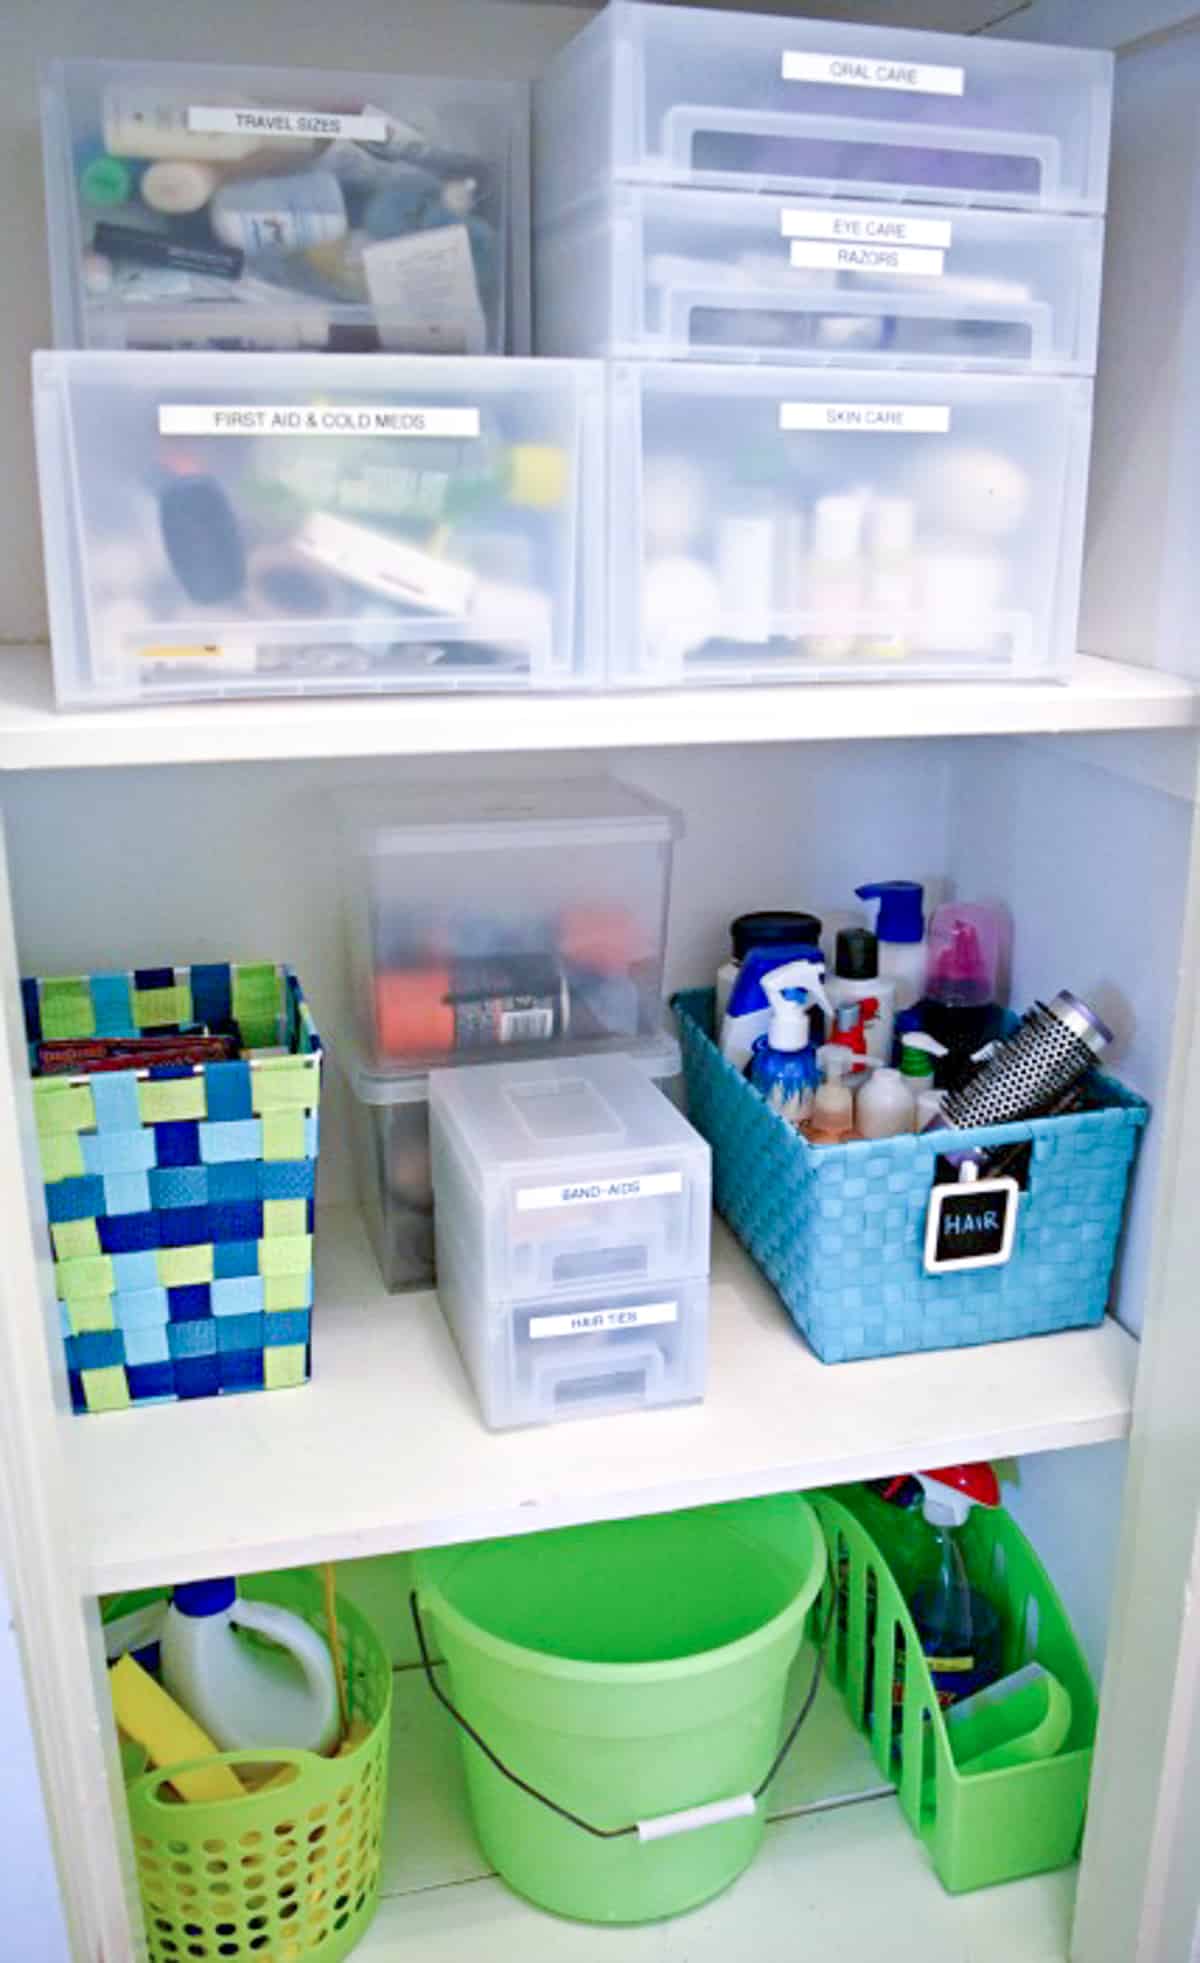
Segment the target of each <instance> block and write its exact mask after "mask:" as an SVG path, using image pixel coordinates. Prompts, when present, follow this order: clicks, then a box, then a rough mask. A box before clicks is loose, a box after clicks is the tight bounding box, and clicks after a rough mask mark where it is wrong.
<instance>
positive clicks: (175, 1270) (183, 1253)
mask: <svg viewBox="0 0 1200 1963" xmlns="http://www.w3.org/2000/svg"><path fill="white" fill-rule="evenodd" d="M212 1278H213V1248H212V1242H211V1241H205V1242H204V1243H203V1245H202V1246H201V1245H197V1246H196V1247H160V1248H159V1250H158V1279H159V1282H160V1284H161V1286H162V1287H163V1288H190V1287H192V1286H193V1284H194V1283H196V1282H201V1281H211V1280H212Z"/></svg>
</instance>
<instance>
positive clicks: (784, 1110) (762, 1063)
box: [748, 961, 833, 1126]
mask: <svg viewBox="0 0 1200 1963" xmlns="http://www.w3.org/2000/svg"><path fill="white" fill-rule="evenodd" d="M822 980H823V968H822V964H821V963H820V962H819V961H789V962H788V963H787V964H786V965H785V966H784V967H782V968H773V969H772V970H771V972H770V974H769V975H764V976H763V978H762V985H763V992H764V993H765V995H766V998H767V1000H768V1002H769V1003H770V1005H771V1020H770V1023H769V1025H768V1028H767V1033H766V1035H765V1036H760V1037H759V1038H758V1040H757V1042H756V1043H755V1045H754V1048H753V1050H752V1051H751V1053H750V1069H749V1073H748V1074H749V1077H750V1082H751V1084H752V1085H753V1086H754V1089H755V1090H756V1091H758V1092H759V1093H760V1094H761V1096H763V1097H765V1098H766V1100H767V1103H768V1104H769V1105H770V1106H771V1109H772V1110H773V1111H778V1112H779V1114H780V1116H781V1117H784V1118H786V1119H787V1120H788V1123H789V1124H793V1125H797V1126H799V1125H803V1124H805V1123H806V1122H807V1120H808V1118H809V1117H810V1115H811V1113H812V1107H813V1099H814V1097H815V1096H816V1094H817V1088H818V1086H819V1084H820V1082H821V1067H820V1064H819V1063H818V1061H817V1046H816V1044H815V1043H814V1042H813V1041H812V1040H811V1036H810V1033H809V1015H808V1005H809V1003H810V1002H812V1001H816V1002H819V1003H820V1005H821V1007H822V1008H823V1009H824V1011H825V1013H826V1015H827V1016H829V1017H830V1018H832V1016H833V1009H832V1007H831V1005H830V1001H829V997H828V996H827V995H826V993H825V990H824V988H823V987H822ZM794 996H799V997H800V1000H799V1001H796V1000H793V999H792V997H794Z"/></svg>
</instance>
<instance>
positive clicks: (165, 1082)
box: [138, 1070, 208, 1125]
mask: <svg viewBox="0 0 1200 1963" xmlns="http://www.w3.org/2000/svg"><path fill="white" fill-rule="evenodd" d="M138 1112H139V1114H140V1116H141V1120H142V1123H143V1124H144V1125H163V1124H168V1123H170V1122H171V1120H172V1119H176V1118H207V1116H208V1105H207V1103H206V1101H205V1094H204V1073H203V1071H200V1070H198V1071H197V1072H196V1074H195V1076H194V1077H164V1078H161V1079H155V1080H154V1081H153V1082H151V1081H149V1080H148V1081H147V1082H145V1083H141V1084H139V1085H138Z"/></svg>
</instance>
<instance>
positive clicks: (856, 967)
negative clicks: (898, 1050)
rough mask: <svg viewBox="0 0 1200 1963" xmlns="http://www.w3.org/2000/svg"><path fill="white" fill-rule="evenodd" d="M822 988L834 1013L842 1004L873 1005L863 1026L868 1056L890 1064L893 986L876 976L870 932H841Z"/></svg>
mask: <svg viewBox="0 0 1200 1963" xmlns="http://www.w3.org/2000/svg"><path fill="white" fill-rule="evenodd" d="M825 987H826V990H827V992H828V995H829V999H830V1001H831V1002H832V1003H833V1006H834V1008H835V1009H840V1008H841V1006H842V1003H843V1002H862V1001H865V1000H867V999H868V998H870V999H871V1000H873V1001H874V1003H875V1010H874V1013H873V1014H872V1015H870V1016H869V1017H868V1018H867V1025H866V1036H867V1055H868V1056H873V1057H875V1058H876V1059H877V1060H878V1061H879V1062H880V1063H890V1062H891V1058H892V1025H893V1021H894V1019H895V1014H896V984H895V982H894V981H893V980H892V978H891V976H890V975H881V974H880V972H879V943H878V941H877V940H876V938H875V936H874V934H873V933H871V931H870V929H869V928H867V927H844V928H843V929H842V931H841V933H840V934H839V935H838V937H837V941H836V944H835V948H834V957H833V973H832V975H830V977H829V979H828V981H827V982H826V984H825Z"/></svg>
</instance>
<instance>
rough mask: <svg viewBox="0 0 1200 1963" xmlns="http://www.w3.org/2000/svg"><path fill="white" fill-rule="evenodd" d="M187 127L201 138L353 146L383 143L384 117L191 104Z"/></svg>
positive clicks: (330, 111) (310, 110) (385, 127)
mask: <svg viewBox="0 0 1200 1963" xmlns="http://www.w3.org/2000/svg"><path fill="white" fill-rule="evenodd" d="M187 126H188V128H189V129H190V130H195V131H197V133H198V134H200V135H203V136H257V137H259V138H261V140H262V141H263V142H264V143H270V141H271V139H272V138H274V139H275V140H276V141H279V140H280V139H281V138H286V139H294V138H295V137H298V136H300V137H321V138H322V139H325V138H329V137H348V138H350V139H351V140H352V141H354V142H355V143H386V142H387V140H388V126H387V117H386V116H378V115H376V116H372V115H369V114H355V115H350V116H343V115H339V114H338V113H337V112H336V111H333V110H328V109H270V108H265V107H260V108H255V107H253V105H251V104H249V103H247V104H246V105H245V106H244V107H242V108H240V109H239V108H236V107H235V108H223V109H210V108H207V107H205V106H204V105H203V104H194V105H193V106H191V107H190V108H189V109H188V112H187Z"/></svg>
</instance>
